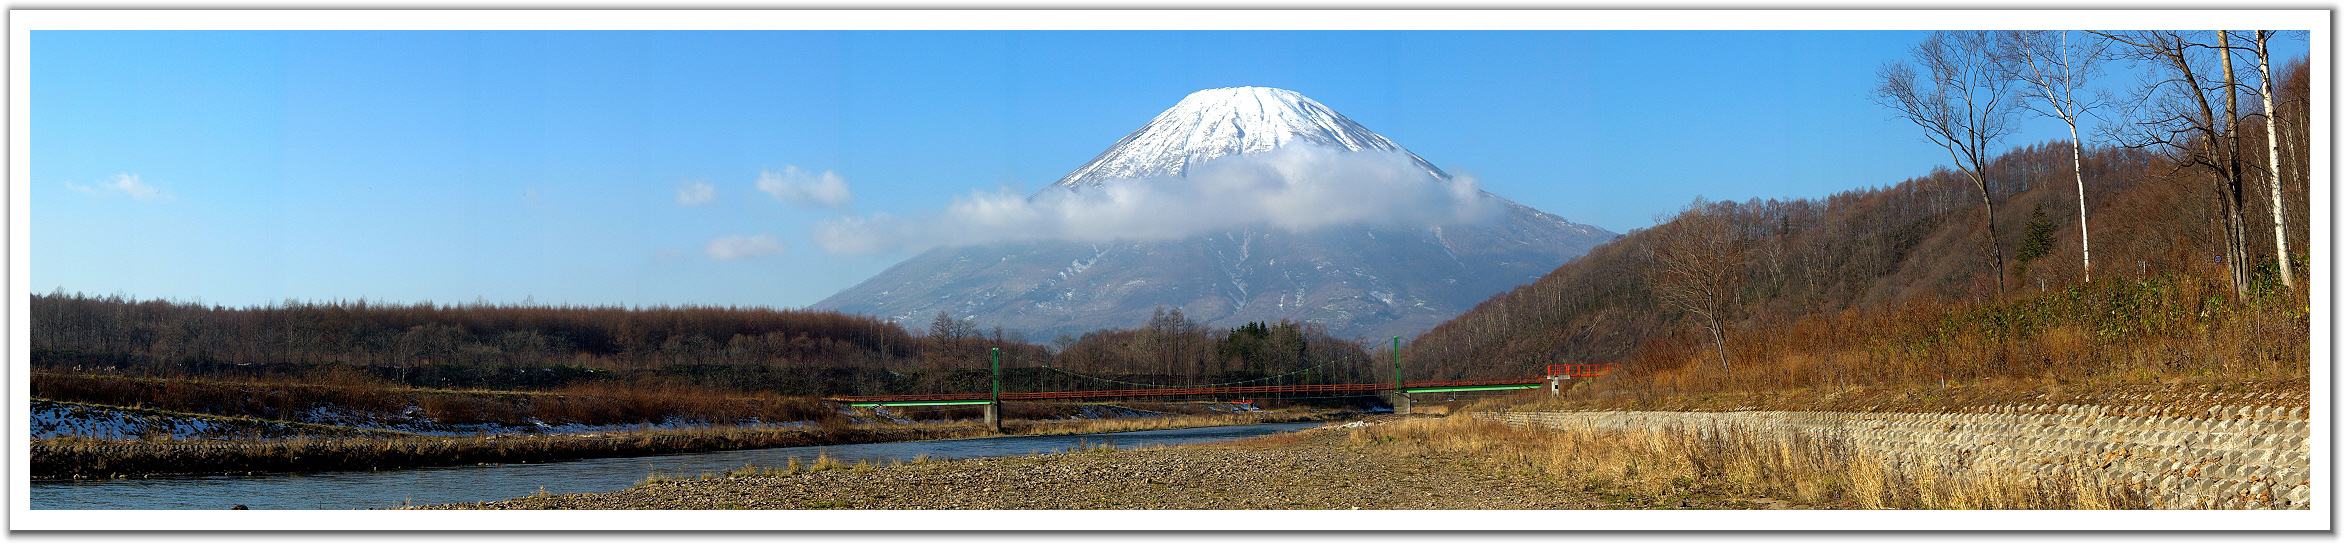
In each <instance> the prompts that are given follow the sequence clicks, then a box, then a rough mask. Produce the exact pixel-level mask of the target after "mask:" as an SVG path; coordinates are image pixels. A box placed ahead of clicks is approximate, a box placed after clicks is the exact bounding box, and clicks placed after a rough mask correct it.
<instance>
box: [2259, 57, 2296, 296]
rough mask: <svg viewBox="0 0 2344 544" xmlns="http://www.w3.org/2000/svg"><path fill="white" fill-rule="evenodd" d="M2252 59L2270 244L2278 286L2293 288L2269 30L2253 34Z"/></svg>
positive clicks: (2293, 275) (2293, 276)
mask: <svg viewBox="0 0 2344 544" xmlns="http://www.w3.org/2000/svg"><path fill="white" fill-rule="evenodd" d="M2254 42H2255V44H2254V45H2255V60H2256V64H2258V65H2260V67H2261V68H2262V70H2263V138H2264V143H2265V144H2266V147H2269V148H2270V152H2271V153H2270V155H2271V168H2270V170H2269V172H2270V176H2269V180H2270V183H2269V185H2270V186H2271V244H2272V245H2274V246H2277V248H2278V251H2279V283H2280V284H2283V285H2286V286H2287V288H2288V289H2294V288H2295V272H2294V270H2292V268H2293V266H2291V265H2290V264H2289V263H2288V261H2289V260H2290V259H2289V257H2288V254H2287V204H2286V201H2285V200H2283V199H2281V198H2280V197H2279V182H2280V179H2281V178H2280V176H2279V108H2278V106H2277V104H2278V101H2277V100H2275V99H2273V98H2272V97H2271V31H2268V30H2257V31H2255V33H2254Z"/></svg>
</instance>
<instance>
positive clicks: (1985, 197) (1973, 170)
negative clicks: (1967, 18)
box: [1874, 30, 2016, 298]
mask: <svg viewBox="0 0 2344 544" xmlns="http://www.w3.org/2000/svg"><path fill="white" fill-rule="evenodd" d="M1994 57H1995V55H1994V36H1993V34H1992V33H1991V32H1989V31H1983V30H1964V31H1938V32H1935V33H1932V34H1930V35H1929V39H1927V40H1923V41H1922V42H1921V43H1920V44H1919V45H1915V46H1913V60H1914V61H1916V62H1918V63H1919V64H1920V66H1921V69H1922V70H1926V71H1927V74H1921V73H1918V72H1916V71H1914V69H1913V67H1912V65H1908V64H1905V63H1904V62H1903V61H1898V62H1893V63H1889V64H1888V65H1887V66H1882V67H1880V87H1879V88H1878V89H1875V90H1874V99H1875V100H1876V101H1878V102H1879V103H1880V104H1881V105H1883V106H1887V107H1888V108H1890V109H1894V110H1896V112H1897V115H1898V116H1899V117H1902V118H1904V119H1905V120H1908V121H1912V122H1913V124H1914V125H1916V126H1919V127H1921V133H1922V135H1924V136H1926V137H1928V139H1929V141H1930V142H1931V143H1935V144H1937V145H1938V146H1939V147H1944V148H1945V152H1946V153H1947V154H1949V155H1952V156H1953V166H1954V169H1955V170H1958V171H1960V172H1961V173H1962V175H1963V176H1965V177H1967V178H1968V179H1969V182H1970V187H1971V188H1973V189H1976V190H1977V191H1978V199H1979V201H1980V202H1982V203H1984V204H1985V208H1986V209H1985V217H1984V220H1985V223H1986V245H1987V246H1988V248H1989V249H1990V250H1991V251H1989V252H1988V253H1990V254H1991V255H1992V257H1993V259H1994V295H1995V296H1996V297H1997V298H1999V297H2001V296H2002V294H2003V278H2004V272H2003V268H2004V265H2003V259H2002V236H2001V234H2000V232H1999V231H1998V230H1997V229H1995V227H1994V185H1993V181H1992V179H1991V178H1989V177H1987V176H1986V161H1987V159H1989V158H1990V156H1989V154H1988V153H1989V149H1990V146H1992V145H1993V144H1994V142H1995V141H1996V140H1999V139H2001V138H2002V137H2003V136H2005V135H2008V134H2009V133H2010V131H2011V130H2012V128H2013V126H2014V124H2013V119H2012V116H2011V113H2012V110H2013V109H2014V108H2015V107H2016V104H2015V101H2014V100H2012V99H2011V96H2010V94H2011V87H2013V84H2012V83H2013V82H2012V81H2011V79H2010V78H2009V77H2008V74H2007V73H2006V72H2004V71H2003V70H2001V69H2000V68H1999V65H1998V64H1997V63H1996V62H1995V58H1994Z"/></svg>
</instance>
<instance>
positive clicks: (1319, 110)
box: [1051, 87, 1448, 188]
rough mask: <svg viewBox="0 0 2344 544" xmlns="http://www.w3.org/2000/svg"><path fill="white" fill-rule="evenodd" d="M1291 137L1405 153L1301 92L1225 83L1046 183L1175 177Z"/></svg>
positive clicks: (1268, 147) (1193, 95)
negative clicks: (1209, 162) (1200, 166)
mask: <svg viewBox="0 0 2344 544" xmlns="http://www.w3.org/2000/svg"><path fill="white" fill-rule="evenodd" d="M1295 142H1300V143H1306V144H1312V145H1318V146H1324V147H1329V148H1336V149H1345V150H1350V151H1366V150H1377V151H1394V152H1399V153H1408V150H1407V149H1404V148H1401V147H1400V145H1399V144H1395V143H1392V140H1390V139H1387V138H1384V137H1383V135H1380V134H1376V133H1375V132H1374V131H1370V130H1368V129H1367V127H1363V126H1360V125H1359V123H1358V122H1356V121H1352V120H1351V118H1349V117H1344V116H1343V114H1341V113H1336V112H1335V110H1333V109H1329V108H1327V107H1326V106H1325V105H1321V104H1319V103H1318V102H1317V101H1315V100H1311V99H1310V98H1309V97H1305V96H1302V93H1297V92H1294V91H1289V90H1285V89H1274V88H1269V87H1225V88H1220V89H1205V90H1202V91H1197V92H1194V93H1190V94H1189V95H1188V97H1187V98H1183V99H1181V100H1180V103H1179V104H1175V105H1173V106H1172V109H1168V110H1164V113H1161V114H1158V115H1156V118H1155V119H1153V120H1150V121H1148V124H1147V125H1146V126H1142V127H1140V128H1139V130H1136V131H1132V133H1131V134H1130V135H1127V136H1124V137H1123V139H1122V140H1120V141H1117V142H1115V145H1114V146H1112V147H1109V148H1107V151H1105V152H1102V153H1100V154H1099V156H1097V157H1094V158H1092V159H1091V162H1089V163H1086V164H1084V165H1082V167H1081V168H1076V169H1074V171H1073V172H1071V173H1068V174H1067V175H1066V177H1064V178H1060V179H1059V180H1058V182H1057V183H1054V184H1051V185H1052V186H1056V187H1070V188H1080V187H1089V186H1098V185H1103V184H1106V183H1108V182H1110V181H1114V180H1119V179H1137V178H1153V177H1178V176H1182V175H1185V174H1187V173H1188V171H1189V169H1190V168H1192V167H1194V166H1196V165H1199V164H1203V163H1205V162H1206V161H1210V160H1213V159H1217V158H1221V157H1224V156H1229V155H1244V154H1254V153H1262V152H1266V151H1269V150H1272V149H1276V148H1278V147H1279V146H1283V145H1286V144H1288V143H1295ZM1408 157H1409V158H1410V159H1412V160H1414V162H1415V163H1416V164H1417V166H1419V167H1422V168H1424V169H1425V171H1427V172H1430V173H1432V174H1433V175H1434V176H1437V177H1442V178H1446V177H1448V173H1446V172H1442V171H1441V170H1440V168H1437V167H1434V166H1433V165H1432V163H1430V162H1426V161H1425V160H1424V159H1423V158H1421V157H1417V156H1416V155H1415V154H1413V153H1408Z"/></svg>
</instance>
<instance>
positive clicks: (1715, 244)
mask: <svg viewBox="0 0 2344 544" xmlns="http://www.w3.org/2000/svg"><path fill="white" fill-rule="evenodd" d="M1731 206H1733V204H1732V203H1714V204H1713V203H1711V202H1709V201H1708V200H1706V199H1700V198H1696V199H1693V203H1692V204H1687V205H1685V209H1684V210H1682V211H1680V212H1678V213H1677V215H1676V217H1674V218H1662V220H1661V222H1660V223H1661V224H1660V225H1659V226H1655V227H1653V229H1652V230H1653V237H1652V243H1651V245H1649V246H1646V251H1647V252H1648V255H1649V256H1650V257H1651V258H1652V267H1651V268H1650V269H1649V272H1648V274H1649V276H1648V277H1647V278H1646V279H1647V281H1648V282H1649V283H1650V285H1651V288H1652V294H1653V296H1654V297H1656V298H1659V299H1660V300H1661V302H1662V303H1664V304H1667V305H1669V306H1672V307H1675V308H1677V309H1679V310H1684V311H1685V312H1686V313H1690V314H1693V315H1694V316H1695V317H1698V318H1700V319H1701V325H1702V327H1703V328H1705V329H1707V330H1708V331H1709V338H1710V340H1712V341H1714V342H1715V343H1716V346H1717V367H1718V369H1719V370H1720V371H1721V372H1724V373H1725V375H1727V376H1731V375H1733V365H1732V364H1731V363H1729V362H1728V361H1727V359H1726V349H1725V345H1726V344H1725V323H1726V320H1727V313H1728V312H1730V311H1732V309H1733V306H1734V302H1735V299H1736V297H1737V296H1738V294H1739V293H1740V290H1741V285H1742V280H1743V277H1744V276H1743V274H1742V268H1743V267H1744V266H1745V265H1746V262H1747V261H1746V260H1747V258H1748V255H1747V253H1748V252H1747V251H1746V250H1747V245H1748V244H1746V243H1744V241H1743V240H1742V239H1741V238H1740V237H1739V236H1736V235H1735V230H1736V229H1734V225H1733V220H1734V219H1733V211H1732V210H1731V209H1730V208H1731Z"/></svg>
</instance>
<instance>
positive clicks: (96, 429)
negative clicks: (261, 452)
mask: <svg viewBox="0 0 2344 544" xmlns="http://www.w3.org/2000/svg"><path fill="white" fill-rule="evenodd" d="M30 415H31V416H32V417H31V419H32V437H33V438H58V437H65V436H80V437H87V438H99V439H106V440H142V439H146V438H165V437H168V438H176V439H182V440H188V439H210V438H217V439H227V438H246V439H266V438H290V437H296V436H311V437H331V436H352V435H359V434H364V433H363V432H356V431H355V430H349V429H333V428H327V427H321V426H312V425H297V424H290V423H285V422H281V421H268V420H261V419H251V418H240V417H215V416H204V415H194V414H179V413H172V412H163V411H157V410H141V409H135V408H131V409H125V408H119V407H112V406H101V405H95V404H80V403H71V402H56V401H50V400H40V399H35V400H34V401H33V403H32V413H31V414H30Z"/></svg>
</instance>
